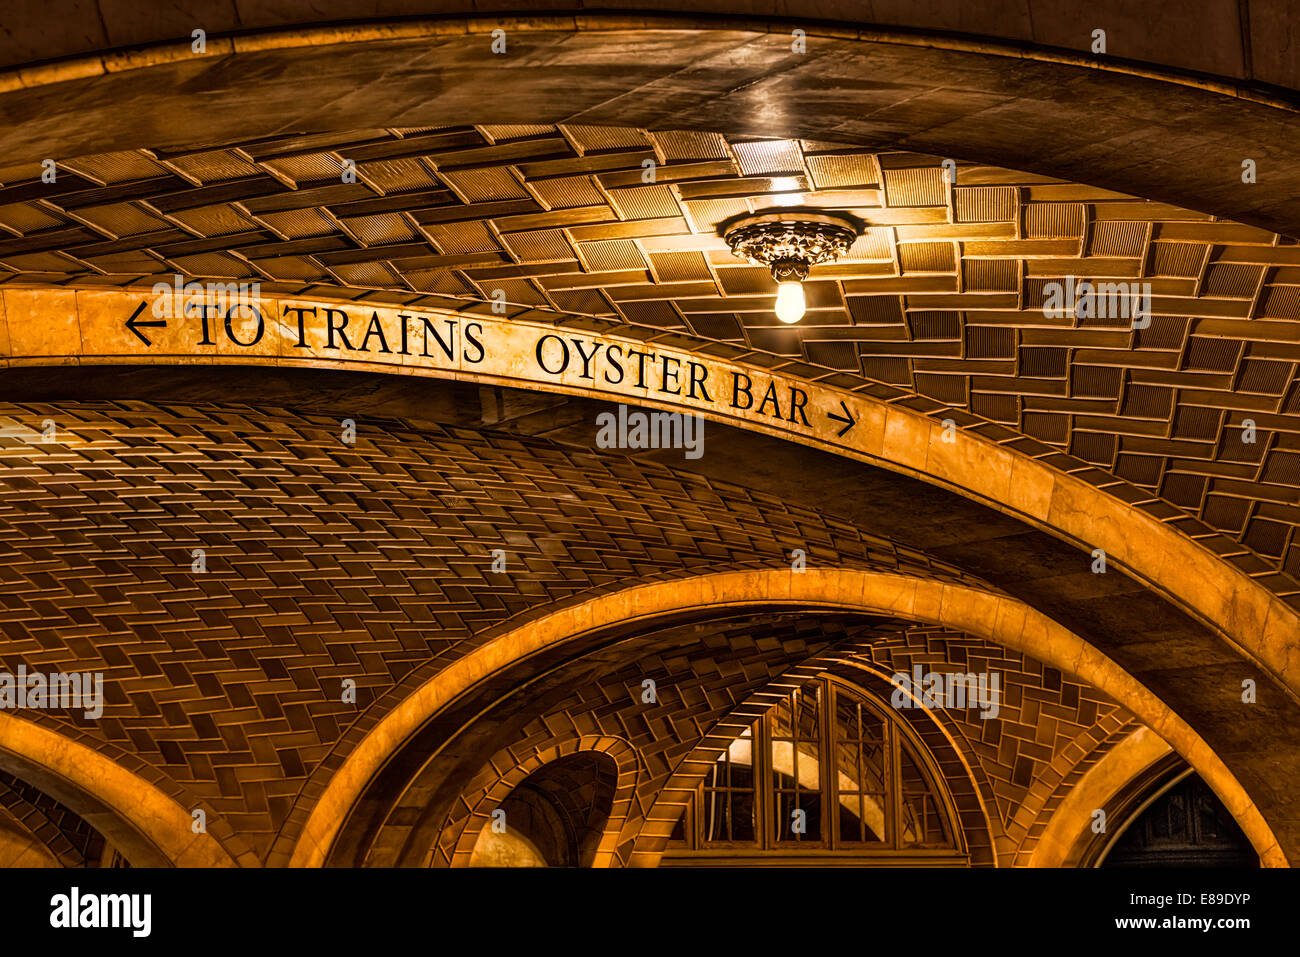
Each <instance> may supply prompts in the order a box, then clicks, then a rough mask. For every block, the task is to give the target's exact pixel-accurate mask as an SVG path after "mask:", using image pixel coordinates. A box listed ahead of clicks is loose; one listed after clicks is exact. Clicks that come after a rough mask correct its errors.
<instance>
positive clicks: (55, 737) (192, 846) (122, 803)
mask: <svg viewBox="0 0 1300 957" xmlns="http://www.w3.org/2000/svg"><path fill="white" fill-rule="evenodd" d="M0 750H2V751H6V752H8V753H10V754H12V755H16V756H17V757H18V758H19V759H21V760H22V761H24V762H27V763H29V764H31V765H32V766H34V767H36V768H38V769H39V770H40V771H42V772H44V773H46V774H52V775H55V776H57V777H59V778H61V779H63V780H64V781H67V782H68V783H70V784H71V785H72V786H73V787H75V788H77V789H79V790H80V791H82V792H84V793H85V794H87V795H89V796H90V797H92V798H93V799H95V800H96V801H99V802H101V803H102V804H103V805H104V806H105V807H107V808H109V809H111V810H112V811H113V812H114V813H115V814H116V815H117V816H118V817H119V818H121V820H122V821H124V822H125V823H126V824H128V825H129V826H130V827H131V828H133V829H134V830H135V831H136V832H138V833H139V834H140V835H141V836H143V837H144V838H146V839H147V840H148V841H149V842H150V843H151V844H152V845H153V846H154V847H155V848H157V850H158V851H159V852H160V853H161V854H162V855H163V856H164V857H165V859H166V860H167V862H168V863H170V864H171V865H172V866H174V867H235V866H237V863H236V861H235V860H234V858H232V857H231V856H230V854H229V853H227V851H226V850H225V848H223V847H222V846H221V844H220V843H219V842H218V841H217V839H216V838H214V837H213V836H212V835H211V834H209V833H206V832H205V833H202V834H195V833H194V832H193V831H192V829H191V827H192V824H193V819H192V818H191V817H190V812H189V811H188V810H186V809H185V808H183V807H181V806H180V805H179V804H177V803H176V802H175V801H174V800H172V798H170V797H168V796H167V795H166V794H164V793H163V792H162V791H160V790H159V789H158V788H156V787H154V786H153V785H152V784H150V783H149V782H148V781H146V780H144V779H143V778H141V777H139V776H137V775H135V774H132V773H131V772H130V771H128V770H127V769H126V768H124V767H122V766H121V765H120V764H118V763H116V762H115V761H112V760H111V759H109V758H107V757H105V756H104V755H102V754H100V753H99V752H98V751H95V750H93V749H92V748H88V747H86V746H85V745H84V744H80V743H78V742H76V741H73V740H72V739H71V738H67V737H64V736H63V735H61V734H58V733H57V732H54V731H50V730H49V729H47V728H43V727H41V726H40V725H38V724H33V723H32V722H30V721H25V720H23V719H22V718H19V717H16V716H14V715H11V714H5V713H3V712H0Z"/></svg>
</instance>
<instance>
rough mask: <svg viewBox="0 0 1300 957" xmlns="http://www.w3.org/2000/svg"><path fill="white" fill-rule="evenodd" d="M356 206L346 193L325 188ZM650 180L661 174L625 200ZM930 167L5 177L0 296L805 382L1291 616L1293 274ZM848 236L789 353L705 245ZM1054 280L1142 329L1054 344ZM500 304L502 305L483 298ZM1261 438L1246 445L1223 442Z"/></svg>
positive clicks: (216, 170)
mask: <svg viewBox="0 0 1300 957" xmlns="http://www.w3.org/2000/svg"><path fill="white" fill-rule="evenodd" d="M349 159H350V160H352V161H353V162H355V164H356V170H357V174H358V177H357V182H356V183H343V182H342V181H341V179H342V175H341V173H342V166H343V161H344V160H349ZM647 161H653V162H654V164H655V170H654V172H655V176H654V181H653V182H646V181H645V179H646V167H645V165H644V164H645V163H646V162H647ZM940 164H941V158H940V157H932V156H926V155H922V154H915V153H899V152H895V153H873V152H870V151H864V150H861V149H858V148H855V147H851V146H845V145H842V144H835V143H827V142H821V141H810V140H772V139H754V138H741V137H734V136H733V137H724V136H722V135H720V134H716V133H705V132H700V131H686V132H646V131H642V130H636V129H631V128H622V127H601V126H560V127H555V126H549V125H544V124H538V125H517V126H480V127H441V128H417V129H376V130H358V131H352V132H350V133H340V134H330V135H317V136H289V137H283V138H280V139H270V140H261V141H257V142H251V143H240V144H228V145H225V146H222V147H219V148H212V149H205V150H202V151H185V152H170V151H163V150H156V151H148V150H137V151H125V152H119V153H113V154H102V155H98V156H90V157H83V158H80V159H76V160H68V161H65V162H63V163H61V165H60V173H59V177H58V180H57V181H56V183H55V184H45V183H42V182H41V181H40V167H39V164H30V163H29V164H21V165H18V166H13V167H9V168H5V169H0V184H2V185H0V228H2V229H3V230H4V231H5V233H6V234H7V236H8V238H5V239H0V278H2V279H3V280H4V282H6V283H11V284H20V285H28V284H63V285H73V286H94V285H125V284H145V285H150V284H152V283H153V282H155V281H166V282H170V281H171V279H172V276H173V275H174V274H176V273H181V274H184V275H186V276H193V277H208V278H213V279H217V280H221V279H241V280H246V281H256V282H259V283H260V284H261V287H262V289H263V291H265V292H273V291H278V292H285V293H288V294H294V295H313V294H314V295H322V296H337V295H343V296H345V297H362V296H364V297H365V298H367V299H371V300H374V299H378V300H381V301H392V302H395V303H402V304H410V305H430V306H431V305H438V306H443V307H450V308H454V309H462V310H471V311H472V310H478V309H483V308H485V306H484V305H483V304H484V302H485V301H489V300H491V299H492V297H493V296H494V295H502V294H503V295H504V298H505V300H506V302H507V303H508V304H509V305H508V307H507V314H508V315H510V316H512V317H517V318H522V319H532V320H542V321H551V322H557V323H562V324H571V325H572V324H576V325H579V326H589V327H592V328H601V329H616V330H617V331H619V332H622V333H625V334H632V335H635V336H639V337H644V338H648V339H656V340H659V341H665V340H667V341H671V342H673V343H675V344H677V345H679V346H684V347H688V348H695V349H698V350H700V351H702V352H706V353H710V354H715V355H721V356H724V357H730V358H741V359H743V360H744V361H747V362H751V363H758V364H762V365H767V366H771V367H773V368H779V369H781V370H783V371H785V372H788V373H792V374H796V375H801V376H806V377H811V378H824V379H826V380H827V381H830V382H833V383H835V384H839V385H844V386H847V387H850V388H856V389H862V390H864V391H868V392H871V393H872V394H875V395H879V396H881V397H885V398H888V399H890V400H891V401H898V402H902V403H905V404H908V405H910V406H913V407H916V408H918V409H920V410H923V411H926V412H930V413H932V414H936V415H941V416H947V415H950V414H951V415H954V416H956V417H957V421H958V422H959V424H962V425H963V426H967V427H977V428H980V429H981V430H983V431H985V432H986V434H988V435H990V436H992V437H994V438H997V439H1000V440H1003V441H1011V442H1013V443H1014V444H1015V445H1016V447H1017V448H1020V449H1023V450H1025V451H1028V452H1030V453H1031V454H1035V455H1038V456H1040V457H1044V458H1046V459H1047V460H1048V461H1049V462H1050V463H1051V464H1053V465H1055V466H1057V467H1059V468H1061V469H1063V470H1065V471H1074V472H1080V473H1083V474H1096V475H1099V476H1103V477H1102V478H1101V479H1100V482H1101V484H1105V485H1109V486H1111V490H1112V491H1114V492H1115V493H1116V494H1119V495H1121V496H1122V497H1126V498H1127V499H1128V500H1130V501H1134V502H1140V503H1142V504H1143V507H1145V508H1147V509H1148V510H1150V511H1152V512H1153V513H1155V514H1156V515H1158V516H1159V517H1161V518H1163V519H1166V520H1168V521H1172V522H1174V523H1176V524H1178V525H1179V526H1180V527H1181V528H1182V529H1183V530H1184V531H1186V532H1187V533H1188V534H1191V535H1192V536H1194V537H1197V538H1200V539H1203V540H1204V541H1205V543H1206V544H1207V545H1208V546H1209V547H1210V548H1211V549H1212V550H1214V551H1215V552H1217V553H1218V554H1220V555H1222V556H1224V557H1225V558H1227V559H1228V560H1230V561H1233V562H1234V563H1235V564H1237V565H1238V566H1239V567H1241V568H1242V569H1243V570H1245V571H1247V572H1248V573H1249V574H1251V575H1254V576H1256V577H1258V578H1260V579H1262V580H1264V582H1265V584H1267V585H1268V586H1269V587H1271V588H1273V589H1274V590H1275V591H1277V592H1278V593H1280V594H1282V595H1284V596H1287V597H1288V598H1289V599H1290V600H1291V601H1292V603H1293V604H1297V605H1300V598H1297V593H1298V592H1300V588H1298V587H1297V576H1300V537H1298V536H1297V532H1296V527H1297V525H1300V501H1298V500H1297V492H1296V488H1297V486H1298V485H1300V415H1298V413H1300V384H1298V383H1297V381H1296V364H1297V362H1298V361H1300V246H1297V245H1296V244H1295V243H1294V242H1293V241H1291V240H1288V239H1285V238H1282V237H1279V236H1277V235H1275V234H1270V233H1267V232H1265V231H1263V230H1260V229H1257V228H1255V227H1250V226H1244V225H1240V224H1237V223H1233V222H1231V221H1227V220H1223V219H1219V218H1215V217H1212V216H1209V215H1206V214H1203V213H1196V212H1190V211H1186V210H1182V209H1178V208H1175V207H1171V206H1168V205H1166V204H1161V203H1155V202H1150V201H1145V200H1141V199H1135V198H1132V197H1128V196H1123V195H1120V194H1115V193H1111V192H1108V191H1105V190H1101V189H1097V188H1095V187H1088V186H1083V185H1080V184H1076V183H1070V182H1065V181H1061V180H1053V179H1049V178H1047V177H1043V176H1038V175H1034V174H1026V173H1020V172H1015V171H1011V170H1004V169H999V168H994V167H989V166H976V165H971V164H965V163H960V164H958V166H957V172H956V183H955V185H952V186H950V185H948V184H947V183H945V180H944V176H943V169H942V167H941V165H940ZM791 192H794V193H798V194H800V196H801V197H802V198H803V201H805V202H808V203H810V204H814V205H820V206H826V207H832V208H841V209H847V210H851V211H853V212H854V213H856V214H858V215H860V216H862V217H863V218H864V219H866V220H867V221H868V222H869V223H871V224H872V228H871V229H870V230H869V231H868V232H867V234H866V235H865V236H864V237H863V238H862V239H861V240H859V242H858V243H857V244H856V245H855V246H854V248H853V250H852V251H851V253H850V255H849V257H847V258H846V259H844V260H842V261H841V262H840V263H839V264H837V265H834V266H822V267H818V268H817V269H816V270H815V272H814V274H813V276H812V278H811V279H810V281H809V283H808V285H807V289H808V294H809V306H810V308H809V312H808V315H807V316H806V317H805V319H804V320H803V321H802V322H801V323H800V324H798V325H797V326H794V327H788V326H784V325H782V324H781V323H780V322H778V321H777V320H776V319H775V317H774V315H773V313H772V304H773V293H774V288H773V285H772V282H771V280H770V277H769V276H768V275H767V273H766V270H764V269H763V268H761V267H754V266H750V265H748V264H746V263H744V262H742V261H740V260H737V259H735V258H733V257H732V256H731V254H730V252H729V251H728V250H727V248H726V246H725V244H724V243H722V241H721V240H720V239H719V238H718V237H717V235H716V233H715V227H716V224H717V223H718V222H719V221H721V220H722V219H725V218H726V217H727V216H730V215H733V214H735V213H737V212H743V211H746V210H752V209H754V208H758V207H760V206H764V205H769V204H771V203H772V202H774V201H776V198H777V197H778V196H779V195H780V194H783V193H791ZM1069 276H1073V277H1079V278H1080V279H1085V278H1086V279H1088V280H1090V281H1094V282H1107V281H1111V282H1117V283H1131V282H1141V283H1149V284H1150V291H1151V297H1152V298H1151V304H1152V313H1153V317H1152V320H1151V324H1150V327H1149V328H1147V329H1143V330H1140V331H1134V330H1132V329H1131V328H1129V321H1128V320H1127V319H1124V318H1120V319H1088V318H1076V317H1073V316H1067V317H1063V318H1049V317H1047V316H1045V315H1044V313H1043V309H1042V304H1043V302H1044V300H1045V287H1046V285H1047V284H1048V283H1050V282H1053V281H1063V280H1064V279H1065V278H1066V277H1069ZM498 291H499V292H498ZM1247 419H1249V420H1250V421H1252V422H1253V423H1254V424H1255V428H1256V435H1255V438H1256V441H1255V442H1254V443H1248V442H1244V441H1243V434H1244V433H1243V426H1244V424H1245V422H1246V420H1247Z"/></svg>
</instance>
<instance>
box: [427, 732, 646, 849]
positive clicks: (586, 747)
mask: <svg viewBox="0 0 1300 957" xmlns="http://www.w3.org/2000/svg"><path fill="white" fill-rule="evenodd" d="M582 752H595V753H598V754H605V755H608V756H609V757H610V758H612V759H613V760H614V763H615V766H616V767H617V768H618V781H617V784H616V785H615V790H614V803H613V807H612V808H611V810H610V812H609V819H608V820H607V821H606V822H605V826H604V828H603V829H602V832H601V836H600V844H599V845H598V846H597V849H596V857H595V860H594V861H593V862H592V867H610V866H612V865H613V864H614V863H615V862H616V861H617V847H616V843H617V841H618V836H619V834H620V832H621V831H622V829H623V824H624V822H625V821H626V820H627V817H628V814H629V813H630V812H631V809H632V796H633V794H634V793H635V791H636V785H637V777H638V772H639V771H640V762H639V760H638V757H637V752H636V749H635V748H633V747H632V745H630V744H629V743H628V742H627V741H625V740H623V739H622V738H616V737H612V736H610V735H584V736H582V737H578V738H571V739H569V740H567V741H562V742H560V743H558V744H553V745H549V746H547V747H545V748H544V749H543V750H541V751H538V752H537V753H536V754H533V755H530V756H529V757H527V758H525V759H524V760H522V761H520V762H518V763H516V764H515V765H513V766H512V767H510V768H509V769H508V770H505V771H503V772H502V773H501V774H500V776H499V777H498V778H497V779H496V780H495V781H494V782H493V783H492V784H490V785H488V786H487V787H485V788H482V789H481V790H479V791H478V792H477V793H476V794H473V795H467V796H466V797H465V798H463V800H464V801H465V803H466V810H467V812H468V813H467V814H465V815H464V816H459V815H458V816H457V817H455V818H453V819H452V820H450V821H449V822H448V825H447V828H448V829H451V830H452V831H453V833H454V845H453V846H454V850H453V852H452V855H451V859H450V860H445V859H443V860H439V859H438V858H439V855H438V851H439V849H440V846H441V845H442V844H443V839H442V838H440V840H439V841H438V842H435V844H434V847H433V849H432V853H433V861H432V863H433V864H435V865H438V864H442V865H444V866H445V865H450V866H452V867H456V866H464V865H465V864H466V863H468V861H469V858H470V855H471V854H472V853H473V851H474V842H475V841H476V840H478V836H479V833H480V832H481V831H482V830H483V827H484V826H485V825H486V824H487V823H488V821H489V820H490V817H491V812H492V810H493V809H494V808H495V807H496V806H497V805H499V804H500V803H501V802H502V801H504V800H505V799H506V797H508V796H509V794H510V792H511V791H513V790H514V789H515V787H516V786H518V785H519V784H520V782H522V781H523V780H524V779H525V778H527V777H528V776H529V775H530V774H532V773H533V772H534V771H538V770H541V769H542V768H544V767H545V766H546V765H548V764H550V763H551V762H553V761H556V760H558V759H559V758H563V757H567V756H569V755H572V754H581V753H582ZM506 753H508V752H506ZM501 756H502V755H500V754H499V755H498V756H497V758H494V760H493V761H492V762H490V763H491V764H492V765H493V766H499V765H497V763H496V761H497V760H498V759H499V758H500V757H501ZM444 836H445V835H444Z"/></svg>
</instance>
